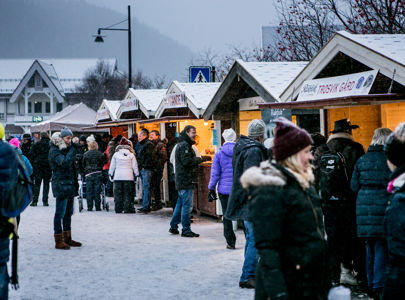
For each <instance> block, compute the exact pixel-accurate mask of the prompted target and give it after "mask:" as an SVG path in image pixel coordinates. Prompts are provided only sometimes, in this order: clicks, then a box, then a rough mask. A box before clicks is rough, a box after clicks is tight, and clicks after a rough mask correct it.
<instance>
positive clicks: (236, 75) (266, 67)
mask: <svg viewBox="0 0 405 300" xmlns="http://www.w3.org/2000/svg"><path fill="white" fill-rule="evenodd" d="M306 64H307V62H244V61H242V60H236V61H235V63H234V64H233V66H232V68H231V69H230V71H229V72H228V74H227V76H226V77H225V79H224V81H223V82H222V84H221V86H220V87H219V89H218V91H217V92H216V94H215V95H214V97H213V99H212V101H211V102H210V103H209V105H208V107H207V109H206V110H205V112H204V114H203V117H204V120H206V121H207V120H210V119H213V120H215V121H217V122H218V123H219V125H218V126H217V127H218V128H220V130H219V132H223V130H225V129H227V128H230V127H232V128H233V129H234V130H235V131H236V133H237V134H244V135H247V127H248V125H249V123H250V121H252V120H253V119H263V120H265V121H266V123H269V118H270V116H267V115H266V114H264V115H263V113H262V112H261V111H260V109H259V106H258V105H259V104H261V103H273V102H276V101H278V99H279V95H280V94H281V92H282V91H283V90H284V89H285V88H286V87H287V86H288V84H289V83H290V82H291V81H292V80H293V79H294V78H295V77H296V76H297V75H298V74H299V72H300V71H301V70H302V69H303V68H304V67H305V66H306ZM279 113H280V110H276V111H275V112H273V114H276V115H278V114H279ZM281 113H282V114H283V115H285V116H286V117H288V118H291V116H292V115H293V113H292V112H291V111H290V110H288V111H285V112H281ZM309 113H311V112H309ZM312 114H313V112H312ZM317 114H318V112H316V114H315V118H316V115H317ZM270 134H271V130H270V129H269V130H267V131H266V135H267V136H270Z"/></svg>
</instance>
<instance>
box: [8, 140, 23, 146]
mask: <svg viewBox="0 0 405 300" xmlns="http://www.w3.org/2000/svg"><path fill="white" fill-rule="evenodd" d="M8 143H9V144H10V145H12V146H14V147H17V148H20V141H19V140H18V139H17V138H12V139H11V140H10V141H9V142H8Z"/></svg>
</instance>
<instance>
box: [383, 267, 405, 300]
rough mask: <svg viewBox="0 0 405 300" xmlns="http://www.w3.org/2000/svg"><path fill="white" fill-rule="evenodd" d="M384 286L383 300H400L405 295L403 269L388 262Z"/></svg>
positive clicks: (404, 272) (404, 273) (404, 270)
mask: <svg viewBox="0 0 405 300" xmlns="http://www.w3.org/2000/svg"><path fill="white" fill-rule="evenodd" d="M389 265H390V266H389V267H388V268H387V280H386V282H385V288H384V298H383V299H384V300H402V299H404V295H405V269H404V268H398V267H397V266H393V265H392V264H391V263H389Z"/></svg>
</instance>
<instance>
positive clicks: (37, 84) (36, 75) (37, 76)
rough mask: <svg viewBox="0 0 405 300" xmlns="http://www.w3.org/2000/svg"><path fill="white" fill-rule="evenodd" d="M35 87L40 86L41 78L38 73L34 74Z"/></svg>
mask: <svg viewBox="0 0 405 300" xmlns="http://www.w3.org/2000/svg"><path fill="white" fill-rule="evenodd" d="M35 88H42V78H41V76H39V74H38V73H37V74H35Z"/></svg>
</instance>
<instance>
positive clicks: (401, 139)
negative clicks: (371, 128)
mask: <svg viewBox="0 0 405 300" xmlns="http://www.w3.org/2000/svg"><path fill="white" fill-rule="evenodd" d="M384 151H385V155H386V156H387V159H388V160H389V161H390V162H391V163H393V164H394V165H395V166H397V167H401V166H403V165H405V122H403V123H401V124H399V125H398V127H397V128H395V131H394V132H393V133H391V134H390V135H389V136H388V138H387V141H386V142H385V146H384Z"/></svg>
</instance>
